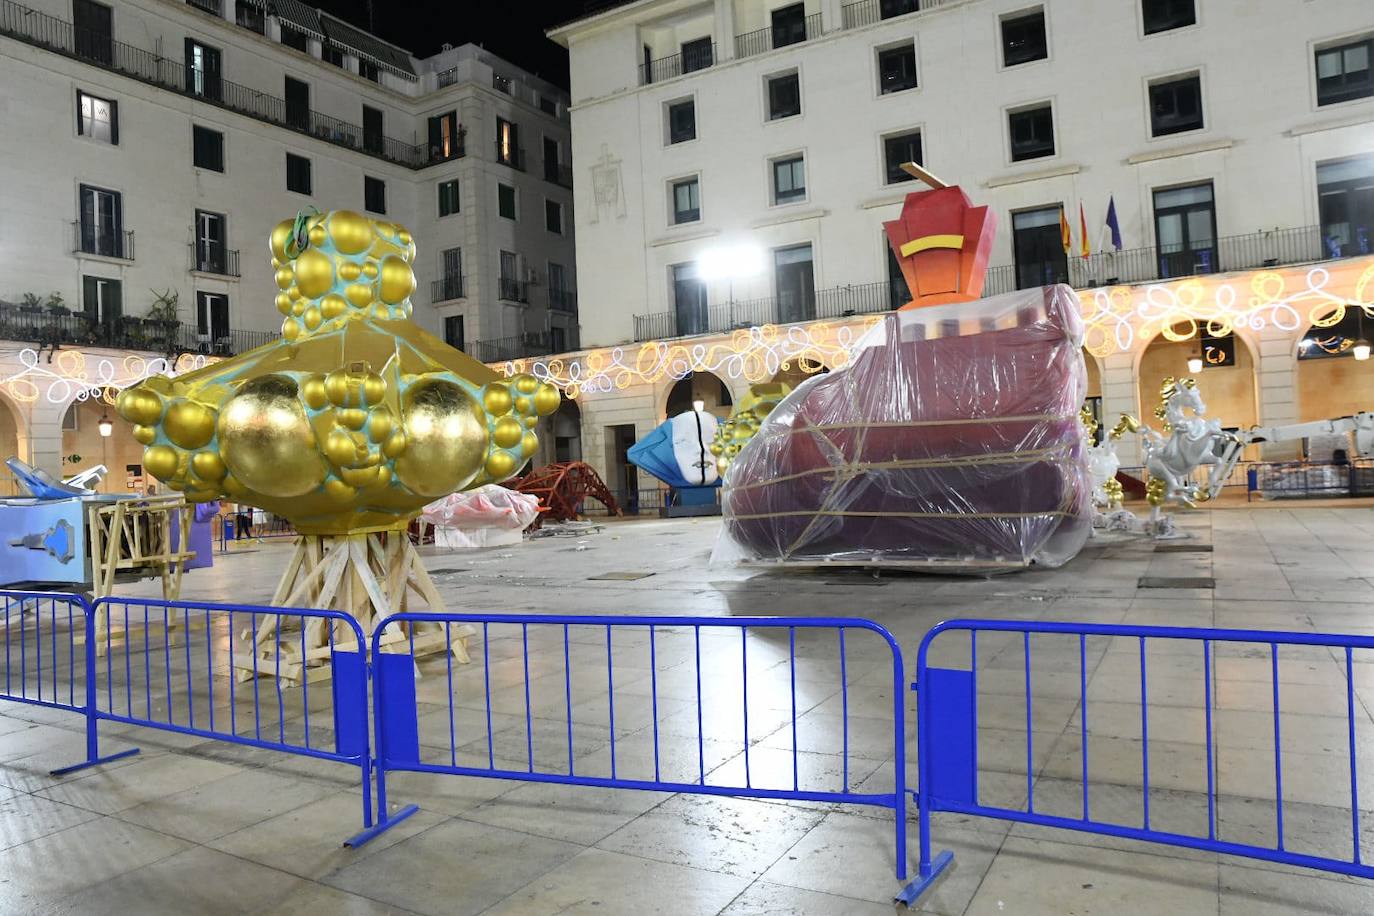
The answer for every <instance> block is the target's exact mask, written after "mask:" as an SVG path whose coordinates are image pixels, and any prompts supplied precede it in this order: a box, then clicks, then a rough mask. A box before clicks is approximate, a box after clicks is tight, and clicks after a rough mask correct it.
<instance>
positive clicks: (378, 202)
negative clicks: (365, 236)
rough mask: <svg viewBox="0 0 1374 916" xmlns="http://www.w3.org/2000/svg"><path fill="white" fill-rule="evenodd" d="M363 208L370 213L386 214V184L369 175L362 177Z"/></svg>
mask: <svg viewBox="0 0 1374 916" xmlns="http://www.w3.org/2000/svg"><path fill="white" fill-rule="evenodd" d="M363 208H364V209H366V210H368V211H369V212H371V213H382V214H385V213H386V182H385V181H382V179H380V178H373V177H372V176H371V175H364V176H363Z"/></svg>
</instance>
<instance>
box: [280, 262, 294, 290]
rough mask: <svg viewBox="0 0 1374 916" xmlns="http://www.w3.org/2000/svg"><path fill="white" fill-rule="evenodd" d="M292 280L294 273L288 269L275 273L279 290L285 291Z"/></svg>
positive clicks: (284, 268)
mask: <svg viewBox="0 0 1374 916" xmlns="http://www.w3.org/2000/svg"><path fill="white" fill-rule="evenodd" d="M294 279H296V272H295V271H294V270H292V269H291V268H289V267H283V268H281V269H280V270H278V271H277V274H276V280H277V286H278V288H280V289H286V288H287V287H288V286H290V285H291V281H292V280H294Z"/></svg>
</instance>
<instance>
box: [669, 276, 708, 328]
mask: <svg viewBox="0 0 1374 916" xmlns="http://www.w3.org/2000/svg"><path fill="white" fill-rule="evenodd" d="M669 272H670V275H671V277H672V284H673V315H674V317H675V318H676V319H677V328H676V330H677V333H678V334H679V335H686V334H705V333H706V329H707V328H708V327H709V324H710V323H709V311H708V309H707V303H706V284H705V283H704V282H702V279H701V272H700V271H699V270H698V269H697V265H696V264H674V265H673V266H672V267H670V268H669Z"/></svg>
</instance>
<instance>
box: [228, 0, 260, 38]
mask: <svg viewBox="0 0 1374 916" xmlns="http://www.w3.org/2000/svg"><path fill="white" fill-rule="evenodd" d="M234 22H236V23H237V24H238V25H239V27H240V28H245V29H247V30H248V31H250V32H257V33H258V34H259V35H266V34H267V9H266V5H265V4H264V5H263V6H254V5H253V4H251V3H239V4H236V5H235V6H234Z"/></svg>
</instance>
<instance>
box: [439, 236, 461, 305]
mask: <svg viewBox="0 0 1374 916" xmlns="http://www.w3.org/2000/svg"><path fill="white" fill-rule="evenodd" d="M434 287H435V288H434V290H433V291H432V292H433V295H432V297H431V298H432V299H433V301H435V302H445V301H447V300H449V299H461V298H463V296H464V295H466V291H465V290H464V289H463V249H461V248H445V249H443V250H442V251H440V252H439V279H438V280H436V281H435V283H434Z"/></svg>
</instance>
